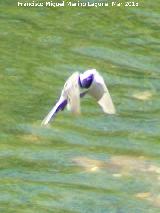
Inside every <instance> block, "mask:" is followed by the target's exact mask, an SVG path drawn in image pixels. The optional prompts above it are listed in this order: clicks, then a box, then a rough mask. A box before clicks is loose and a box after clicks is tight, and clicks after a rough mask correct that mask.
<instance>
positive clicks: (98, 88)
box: [42, 69, 116, 126]
mask: <svg viewBox="0 0 160 213" xmlns="http://www.w3.org/2000/svg"><path fill="white" fill-rule="evenodd" d="M86 94H89V95H90V96H92V97H93V98H94V99H95V100H96V101H97V103H98V104H99V105H100V107H101V108H102V110H103V112H104V113H107V114H116V109H115V106H114V104H113V101H112V98H111V96H110V93H109V91H108V89H107V86H106V84H105V81H104V79H103V77H102V75H101V74H100V73H99V72H98V71H97V70H96V69H89V70H86V71H84V72H83V73H79V72H74V73H73V74H72V75H71V76H70V77H69V78H68V79H67V81H66V82H65V84H64V87H63V89H62V92H61V95H60V97H59V99H58V101H57V102H56V104H55V105H54V106H53V107H52V108H51V110H50V111H49V113H48V114H47V116H46V117H45V118H44V119H43V121H42V126H45V125H47V124H48V123H49V122H50V121H51V120H52V119H53V118H54V117H55V115H56V114H57V113H58V112H59V111H62V110H64V109H65V108H66V107H67V109H68V110H69V111H71V112H72V113H73V114H74V115H79V114H80V113H81V110H80V98H83V97H84V96H85V95H86Z"/></svg>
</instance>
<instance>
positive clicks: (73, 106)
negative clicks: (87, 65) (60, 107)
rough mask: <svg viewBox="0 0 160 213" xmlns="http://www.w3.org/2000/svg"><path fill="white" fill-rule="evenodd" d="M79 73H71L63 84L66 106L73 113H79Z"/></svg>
mask: <svg viewBox="0 0 160 213" xmlns="http://www.w3.org/2000/svg"><path fill="white" fill-rule="evenodd" d="M78 78H79V73H78V72H75V73H73V74H72V75H71V76H70V77H69V79H68V80H67V81H66V83H65V85H64V89H63V92H64V96H65V97H66V98H67V102H68V104H67V108H68V109H69V110H70V111H71V112H72V113H74V114H80V89H79V84H78Z"/></svg>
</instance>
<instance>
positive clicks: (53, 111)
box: [42, 96, 67, 125]
mask: <svg viewBox="0 0 160 213" xmlns="http://www.w3.org/2000/svg"><path fill="white" fill-rule="evenodd" d="M66 105H67V100H66V99H65V98H64V97H63V96H61V97H60V99H59V101H58V102H57V103H56V104H55V105H54V106H53V108H52V109H51V110H50V112H49V113H48V115H47V116H46V117H45V118H44V119H43V121H42V125H47V124H48V123H49V122H50V121H51V119H53V118H54V116H55V115H56V113H58V112H59V111H61V110H63V109H64V108H65V106H66Z"/></svg>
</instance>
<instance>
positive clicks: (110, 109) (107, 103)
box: [88, 72, 116, 114]
mask: <svg viewBox="0 0 160 213" xmlns="http://www.w3.org/2000/svg"><path fill="white" fill-rule="evenodd" d="M88 93H89V94H90V95H91V96H92V97H94V98H95V99H96V101H97V102H98V104H99V105H100V106H101V107H102V109H103V111H104V112H105V113H108V114H115V113H116V110H115V107H114V104H113V102H112V98H111V96H110V94H109V91H108V89H107V86H106V84H105V82H104V80H103V77H102V76H101V75H100V74H99V73H98V72H97V73H96V74H95V75H94V80H93V83H92V85H91V87H90V88H89V90H88Z"/></svg>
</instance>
